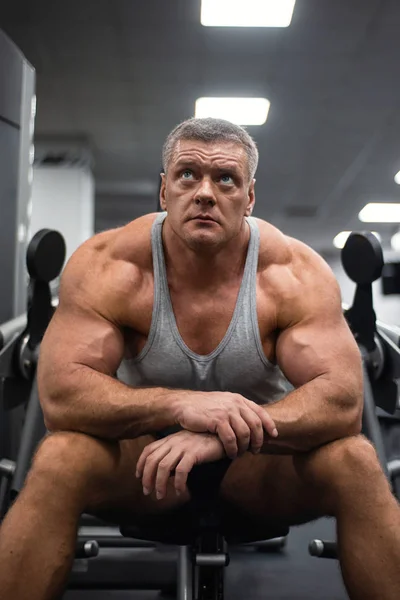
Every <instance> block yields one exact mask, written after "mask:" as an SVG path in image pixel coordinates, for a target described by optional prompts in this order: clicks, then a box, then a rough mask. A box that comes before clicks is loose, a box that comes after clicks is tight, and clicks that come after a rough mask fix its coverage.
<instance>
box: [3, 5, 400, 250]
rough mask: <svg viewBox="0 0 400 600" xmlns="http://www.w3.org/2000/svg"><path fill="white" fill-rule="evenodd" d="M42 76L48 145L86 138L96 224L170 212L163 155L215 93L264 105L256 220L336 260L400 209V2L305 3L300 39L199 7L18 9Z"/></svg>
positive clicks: (10, 18) (39, 132) (19, 33)
mask: <svg viewBox="0 0 400 600" xmlns="http://www.w3.org/2000/svg"><path fill="white" fill-rule="evenodd" d="M0 28H2V29H3V30H4V31H5V32H6V33H7V34H8V35H9V36H10V37H11V38H12V39H13V40H14V42H15V43H16V44H17V45H18V46H19V47H20V48H21V49H22V51H23V52H24V54H25V55H26V57H27V59H28V60H29V61H30V62H31V63H32V64H33V65H34V67H35V68H36V71H37V100H38V111H37V118H36V139H37V141H40V139H41V138H42V139H43V138H47V139H48V138H50V139H53V138H54V139H57V140H63V139H67V140H68V139H74V140H77V139H79V140H83V141H84V143H87V144H88V145H89V147H90V148H91V151H92V154H93V157H94V175H95V181H96V228H97V230H100V229H105V228H109V227H114V226H117V225H120V224H122V223H124V222H127V221H129V220H130V219H132V218H135V217H136V216H139V215H140V214H143V213H145V212H151V211H154V210H155V209H156V207H157V189H158V173H159V171H160V165H161V146H162V143H163V141H164V138H165V136H166V135H167V134H168V132H169V131H170V130H171V129H172V128H173V127H174V126H175V125H176V124H177V123H179V122H180V121H182V120H184V119H186V118H188V117H191V116H193V110H194V103H195V100H196V98H198V97H200V96H213V95H215V96H230V95H232V96H263V97H266V98H268V99H269V100H270V102H271V108H270V113H269V118H268V121H267V123H266V124H265V125H263V126H261V127H249V128H248V131H249V133H250V134H251V135H252V136H253V137H254V139H255V140H256V142H257V144H258V147H259V151H260V166H259V170H258V174H257V185H256V191H257V205H256V210H255V213H254V214H255V215H256V216H259V217H261V218H264V219H267V220H269V221H271V222H272V223H274V224H276V225H277V226H278V227H280V228H282V230H283V231H284V232H285V233H288V234H289V235H293V236H295V237H298V238H300V239H302V240H303V241H305V242H306V243H308V244H310V245H311V246H312V247H314V248H315V249H316V250H318V251H320V252H322V253H324V254H326V253H327V252H329V251H331V249H332V239H333V237H334V235H336V233H338V232H339V231H341V230H343V229H358V230H360V229H365V228H369V227H370V228H372V229H374V230H376V231H379V232H380V233H381V234H382V236H383V241H384V243H387V241H388V240H389V238H390V234H391V233H392V232H393V231H394V226H393V225H379V226H378V225H377V226H375V225H371V226H366V225H362V224H361V223H360V222H359V221H358V219H357V214H358V212H359V210H360V209H361V208H362V207H363V206H364V205H365V204H366V203H367V202H371V201H386V202H397V201H400V187H399V186H397V185H396V184H395V183H394V180H393V177H394V175H395V173H396V172H397V171H399V170H400V110H399V109H400V78H399V76H398V69H399V58H400V35H399V31H400V2H399V1H398V0H351V1H349V0H297V3H296V7H295V11H294V15H293V20H292V23H291V25H290V27H288V28H285V29H262V28H251V29H240V28H226V29H224V28H209V27H203V26H202V25H201V24H200V1H199V0H142V1H140V0H84V1H83V0H69V1H68V2H59V1H57V0H37V1H36V2H32V1H30V2H28V1H25V0H2V2H1V4H0Z"/></svg>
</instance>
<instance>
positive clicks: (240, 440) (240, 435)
mask: <svg viewBox="0 0 400 600" xmlns="http://www.w3.org/2000/svg"><path fill="white" fill-rule="evenodd" d="M249 412H250V411H249ZM229 420H230V423H231V426H232V429H233V431H234V432H235V435H236V442H237V447H238V455H239V456H241V455H242V454H244V453H245V452H247V450H248V449H249V445H250V427H249V426H248V424H247V423H246V420H245V419H243V417H242V416H241V415H240V414H239V415H237V414H235V413H232V414H231V415H230V418H229Z"/></svg>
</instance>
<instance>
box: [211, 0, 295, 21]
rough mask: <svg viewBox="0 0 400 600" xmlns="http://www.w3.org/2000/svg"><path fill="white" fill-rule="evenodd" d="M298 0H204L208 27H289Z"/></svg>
mask: <svg viewBox="0 0 400 600" xmlns="http://www.w3.org/2000/svg"><path fill="white" fill-rule="evenodd" d="M295 4H296V0H202V2H201V24H202V25H204V26H206V27H289V25H290V23H291V20H292V15H293V10H294V5H295Z"/></svg>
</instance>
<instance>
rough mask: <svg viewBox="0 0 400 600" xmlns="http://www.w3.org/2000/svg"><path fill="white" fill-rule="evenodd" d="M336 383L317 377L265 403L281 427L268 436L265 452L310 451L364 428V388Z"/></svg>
mask: <svg viewBox="0 0 400 600" xmlns="http://www.w3.org/2000/svg"><path fill="white" fill-rule="evenodd" d="M360 388H361V386H360V385H357V383H356V384H355V385H354V386H351V389H349V388H347V389H346V388H345V387H343V388H342V387H339V386H338V385H333V384H332V382H330V381H329V380H327V379H323V378H317V379H314V380H312V381H310V382H308V383H306V384H305V385H303V386H301V387H299V388H298V389H296V390H294V391H293V392H290V393H289V394H288V395H287V396H286V397H285V398H283V399H282V400H279V401H278V402H275V403H274V404H267V405H265V410H266V411H267V412H268V414H269V415H270V416H271V417H272V419H273V420H274V422H275V425H276V428H277V430H278V438H276V439H271V438H269V439H266V441H265V442H264V446H263V448H262V450H261V452H262V453H264V454H295V453H297V452H309V451H310V450H312V449H313V448H317V447H319V446H322V445H323V444H326V443H328V442H332V441H334V440H336V439H340V438H343V437H347V436H349V435H355V434H357V433H359V432H360V429H361V412H362V390H361V389H360Z"/></svg>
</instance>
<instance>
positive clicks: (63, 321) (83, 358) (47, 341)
mask: <svg viewBox="0 0 400 600" xmlns="http://www.w3.org/2000/svg"><path fill="white" fill-rule="evenodd" d="M123 351H124V340H123V335H122V332H121V330H120V329H119V328H118V327H116V326H115V325H114V324H113V323H111V322H110V321H108V320H107V319H105V318H104V317H102V316H101V315H100V314H98V313H97V312H96V311H95V310H93V309H90V308H88V307H85V308H83V307H74V308H73V309H72V307H62V306H60V307H59V308H58V309H57V311H56V313H55V315H54V317H53V319H52V321H51V322H50V325H49V327H48V329H47V332H46V335H45V337H44V339H43V342H42V345H41V350H40V362H41V365H42V366H43V364H45V366H47V367H48V368H50V369H54V368H57V369H59V370H60V374H61V373H62V372H67V371H68V372H70V371H72V370H74V369H75V368H76V367H79V366H87V367H89V368H92V369H94V370H96V371H99V372H102V373H105V374H107V375H114V373H115V372H116V370H117V369H118V366H119V364H120V362H121V360H122V357H123Z"/></svg>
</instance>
